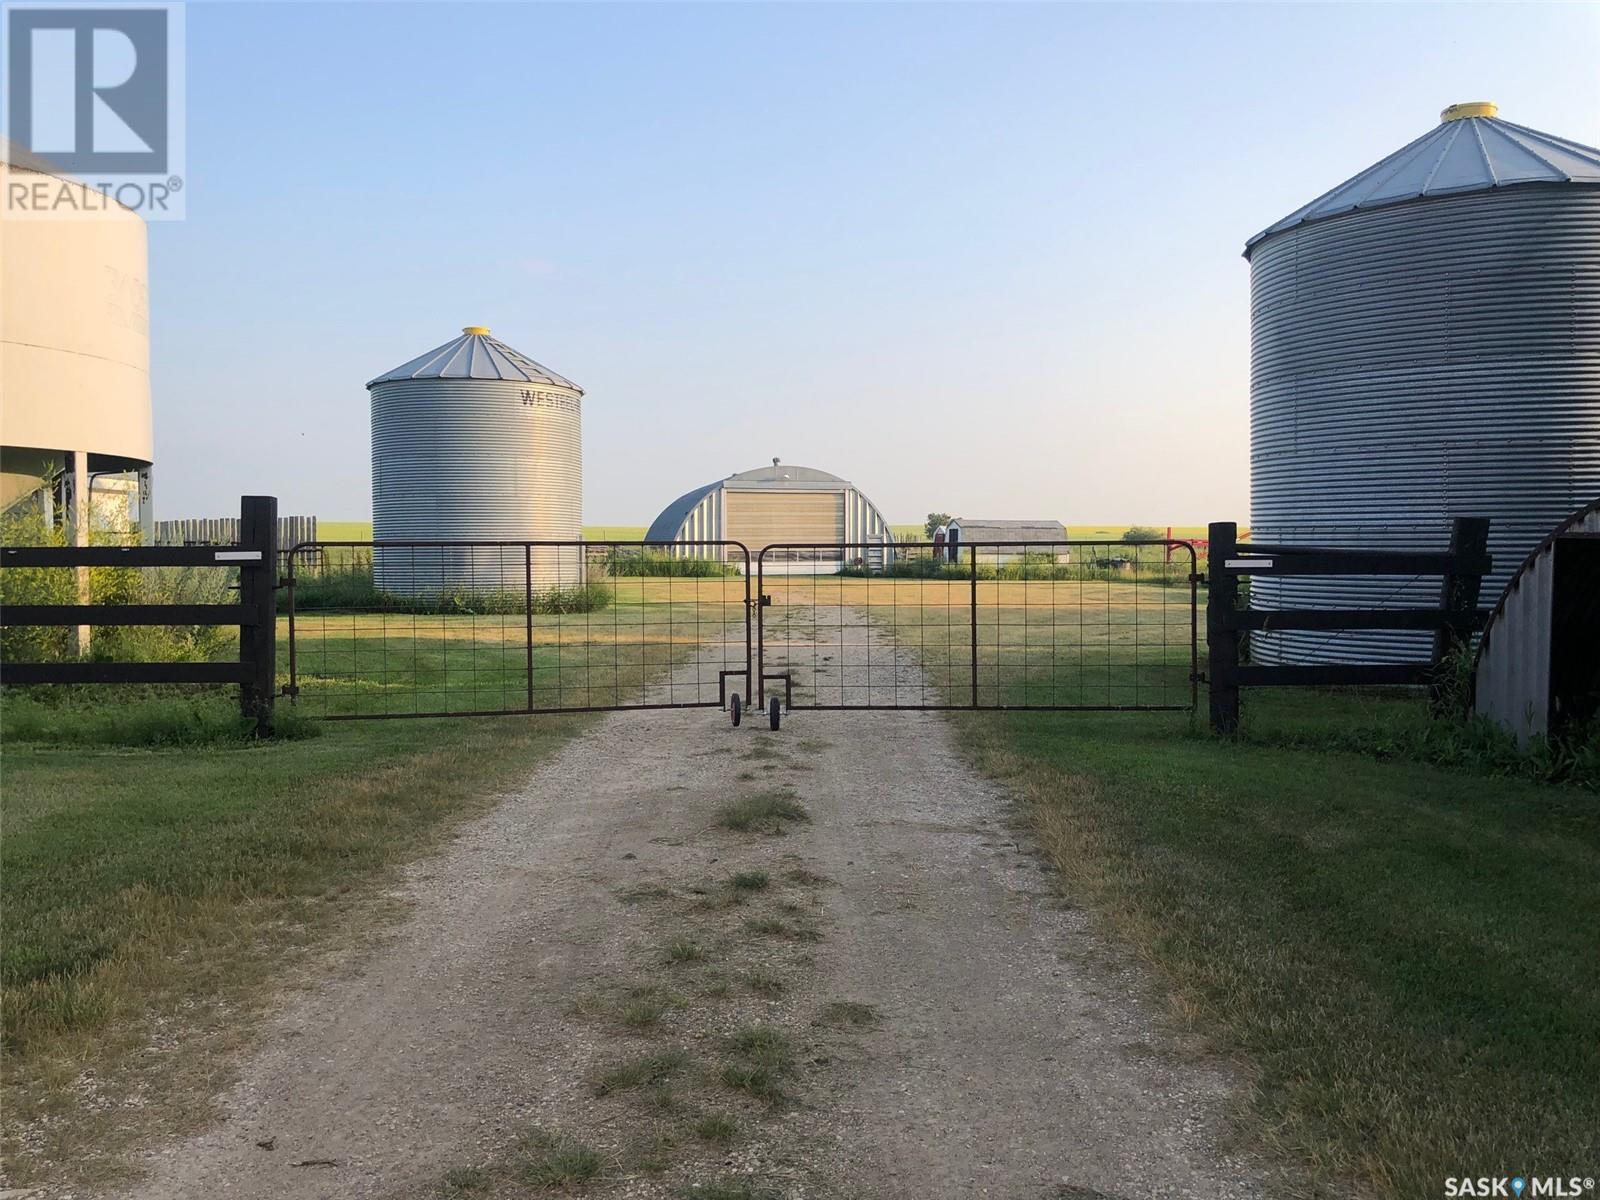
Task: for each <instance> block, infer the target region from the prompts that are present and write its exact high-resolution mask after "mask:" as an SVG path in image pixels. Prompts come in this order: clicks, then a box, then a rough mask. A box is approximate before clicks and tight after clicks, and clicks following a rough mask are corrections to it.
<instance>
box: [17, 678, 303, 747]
mask: <svg viewBox="0 0 1600 1200" xmlns="http://www.w3.org/2000/svg"><path fill="white" fill-rule="evenodd" d="M321 729H322V727H321V725H319V724H318V723H316V722H315V721H312V720H310V719H309V718H306V717H303V716H300V715H299V714H297V713H296V712H295V711H294V709H293V708H291V707H290V706H288V705H285V704H280V705H279V706H278V709H277V712H276V714H275V716H274V720H273V736H274V737H276V738H304V737H315V736H317V734H318V733H320V732H321ZM0 738H3V739H4V740H5V742H6V743H7V744H8V745H17V744H21V743H31V744H35V745H45V746H143V747H151V746H210V745H220V744H225V743H229V742H239V743H241V744H246V743H251V742H253V741H254V740H255V722H254V721H253V720H252V719H250V718H247V717H245V716H243V715H242V714H241V713H240V711H239V699H238V696H237V694H236V691H235V689H233V688H231V687H226V688H223V687H216V688H211V687H208V688H203V689H196V688H193V687H189V686H179V685H128V686H112V685H103V684H96V685H93V686H84V687H63V686H57V685H50V686H42V687H29V688H15V687H11V688H5V689H3V690H0Z"/></svg>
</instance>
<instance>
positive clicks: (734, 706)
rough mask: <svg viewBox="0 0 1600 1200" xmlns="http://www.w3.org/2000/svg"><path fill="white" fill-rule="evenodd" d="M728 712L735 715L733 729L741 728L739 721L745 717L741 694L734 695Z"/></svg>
mask: <svg viewBox="0 0 1600 1200" xmlns="http://www.w3.org/2000/svg"><path fill="white" fill-rule="evenodd" d="M728 711H729V712H731V713H732V714H733V727H734V728H735V729H737V728H739V721H740V719H741V718H742V717H743V716H744V705H743V704H741V703H740V702H739V693H738V692H735V693H734V694H733V702H732V703H731V704H729V705H728Z"/></svg>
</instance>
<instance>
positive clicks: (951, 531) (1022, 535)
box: [936, 517, 1072, 563]
mask: <svg viewBox="0 0 1600 1200" xmlns="http://www.w3.org/2000/svg"><path fill="white" fill-rule="evenodd" d="M936 540H937V539H936ZM1066 540H1067V527H1066V526H1065V525H1063V524H1062V523H1061V522H1060V521H1045V520H1040V521H994V520H983V519H981V518H978V517H956V518H954V519H953V520H952V521H951V522H950V523H949V524H948V525H946V526H945V527H944V553H945V557H947V558H948V559H949V560H950V561H951V562H959V561H960V560H961V547H962V544H963V543H972V544H980V545H981V544H982V543H986V542H1064V541H1066ZM1029 552H1030V551H1029V550H1028V548H1027V547H1026V546H991V547H989V548H987V549H985V550H983V551H982V553H983V561H984V562H986V563H1007V562H1012V561H1014V560H1016V559H1018V558H1021V557H1022V556H1023V555H1024V554H1027V553H1029ZM1034 552H1035V553H1037V551H1034ZM1048 552H1049V551H1046V553H1048ZM1055 556H1056V559H1057V561H1059V562H1069V561H1071V558H1072V553H1071V551H1070V550H1068V549H1067V548H1066V547H1065V546H1058V547H1056V548H1055Z"/></svg>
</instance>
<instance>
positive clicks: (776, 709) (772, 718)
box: [767, 696, 783, 729]
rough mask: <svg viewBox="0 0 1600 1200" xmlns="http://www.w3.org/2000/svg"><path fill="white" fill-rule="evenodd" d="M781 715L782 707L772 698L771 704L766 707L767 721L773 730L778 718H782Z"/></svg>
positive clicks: (776, 699)
mask: <svg viewBox="0 0 1600 1200" xmlns="http://www.w3.org/2000/svg"><path fill="white" fill-rule="evenodd" d="M782 715H783V706H782V704H780V703H779V702H778V698H777V697H776V696H774V697H773V698H772V703H770V704H768V705H767V720H768V721H769V722H770V723H771V724H772V727H773V728H774V729H776V728H777V727H778V720H779V718H780V717H782Z"/></svg>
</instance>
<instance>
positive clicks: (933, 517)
mask: <svg viewBox="0 0 1600 1200" xmlns="http://www.w3.org/2000/svg"><path fill="white" fill-rule="evenodd" d="M948 524H950V514H949V513H940V512H932V513H929V514H928V520H927V522H926V523H925V524H924V525H923V526H922V528H923V531H924V532H925V533H926V534H927V535H928V537H929V538H930V539H931V538H932V537H933V534H934V531H935V530H937V529H938V528H939V526H941V525H948Z"/></svg>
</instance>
